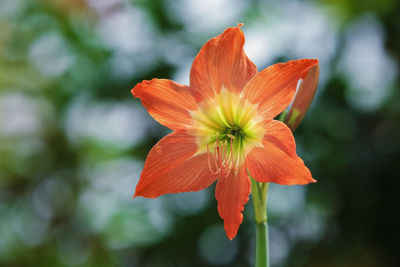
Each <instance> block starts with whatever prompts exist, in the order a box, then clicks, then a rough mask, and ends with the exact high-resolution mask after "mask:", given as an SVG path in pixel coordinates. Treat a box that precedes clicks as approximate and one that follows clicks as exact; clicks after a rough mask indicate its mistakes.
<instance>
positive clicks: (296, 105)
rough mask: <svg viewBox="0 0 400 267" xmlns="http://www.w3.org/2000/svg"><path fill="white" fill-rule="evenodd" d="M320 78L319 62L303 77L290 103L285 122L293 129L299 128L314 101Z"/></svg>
mask: <svg viewBox="0 0 400 267" xmlns="http://www.w3.org/2000/svg"><path fill="white" fill-rule="evenodd" d="M318 79H319V64H317V65H315V66H313V67H311V68H310V69H309V70H308V73H307V76H306V77H305V78H304V79H302V81H301V83H300V85H299V88H298V89H297V92H296V96H295V97H294V99H293V102H292V104H291V105H290V109H289V113H288V115H287V117H286V119H285V123H286V124H287V125H288V126H289V128H290V129H291V130H292V131H294V130H295V129H296V128H297V126H298V125H299V124H300V122H301V120H302V119H303V117H304V115H306V113H307V110H308V108H309V107H310V105H311V102H312V101H313V98H314V96H315V93H316V92H317V86H318Z"/></svg>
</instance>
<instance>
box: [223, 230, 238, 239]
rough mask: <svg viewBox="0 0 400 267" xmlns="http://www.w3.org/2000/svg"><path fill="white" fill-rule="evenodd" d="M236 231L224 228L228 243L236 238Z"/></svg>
mask: <svg viewBox="0 0 400 267" xmlns="http://www.w3.org/2000/svg"><path fill="white" fill-rule="evenodd" d="M237 231H238V228H237V229H236V230H234V229H226V228H225V233H226V237H228V239H229V240H230V241H232V240H233V239H234V238H235V237H236V234H237Z"/></svg>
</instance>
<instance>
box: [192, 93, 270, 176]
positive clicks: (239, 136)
mask: <svg viewBox="0 0 400 267" xmlns="http://www.w3.org/2000/svg"><path fill="white" fill-rule="evenodd" d="M191 116H192V118H193V121H194V123H193V125H192V126H191V127H189V131H190V132H191V134H192V135H193V136H195V137H196V141H197V145H198V147H199V151H198V153H203V152H207V153H208V164H209V167H210V170H211V172H212V173H214V174H220V175H222V176H225V177H226V176H228V175H229V174H230V172H231V171H236V170H237V169H238V168H239V166H240V165H241V164H242V163H243V162H244V159H245V157H246V155H247V153H248V152H249V151H250V149H251V148H253V147H254V146H261V141H262V137H263V135H264V131H263V129H262V127H261V123H260V122H261V121H262V118H261V117H260V116H258V113H257V105H255V104H251V103H249V101H248V100H247V99H244V98H241V96H240V95H239V94H235V93H231V92H229V91H228V90H226V89H222V90H221V91H220V93H219V94H218V95H215V96H214V97H213V98H211V99H208V100H205V101H203V102H202V103H200V104H199V109H198V110H196V111H194V112H192V113H191Z"/></svg>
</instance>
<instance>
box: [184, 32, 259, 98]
mask: <svg viewBox="0 0 400 267" xmlns="http://www.w3.org/2000/svg"><path fill="white" fill-rule="evenodd" d="M240 26H241V24H239V25H238V26H237V27H231V28H228V29H226V30H225V31H224V32H223V33H222V34H221V35H218V36H217V37H214V38H212V39H210V40H209V41H208V42H207V43H206V44H205V45H204V46H203V47H202V48H201V50H200V52H199V53H198V54H197V56H196V58H195V59H194V61H193V64H192V68H191V70H190V88H191V90H192V93H193V95H194V97H195V99H196V101H197V102H201V101H202V100H203V99H208V98H210V97H212V96H214V94H216V93H219V91H220V90H221V89H222V87H224V88H227V89H228V90H230V91H233V92H240V91H241V90H242V89H243V87H244V86H245V85H246V83H247V82H248V81H249V80H250V78H251V77H253V76H254V75H255V74H256V73H257V67H256V66H255V65H254V63H253V62H251V60H250V59H249V58H248V57H247V56H246V54H245V53H244V50H243V45H244V34H243V32H242V31H241V30H240Z"/></svg>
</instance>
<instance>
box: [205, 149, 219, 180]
mask: <svg viewBox="0 0 400 267" xmlns="http://www.w3.org/2000/svg"><path fill="white" fill-rule="evenodd" d="M214 159H215V158H214ZM210 161H211V159H210V148H209V145H208V143H207V162H208V168H209V169H210V171H211V173H212V174H217V173H218V167H216V170H215V171H214V170H213V168H212V166H211V162H210ZM214 166H215V160H214Z"/></svg>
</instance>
